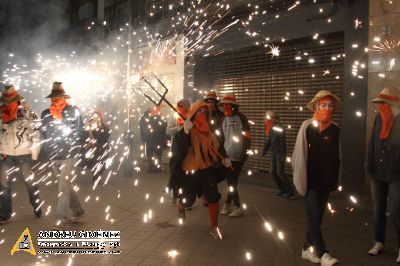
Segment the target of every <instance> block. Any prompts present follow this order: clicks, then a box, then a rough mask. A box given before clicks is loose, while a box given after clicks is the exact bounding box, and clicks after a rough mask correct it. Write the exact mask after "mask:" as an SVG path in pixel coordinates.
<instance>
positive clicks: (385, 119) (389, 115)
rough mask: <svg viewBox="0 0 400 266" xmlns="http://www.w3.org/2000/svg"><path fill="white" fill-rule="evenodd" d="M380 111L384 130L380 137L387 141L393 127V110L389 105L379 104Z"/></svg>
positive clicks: (382, 129)
mask: <svg viewBox="0 0 400 266" xmlns="http://www.w3.org/2000/svg"><path fill="white" fill-rule="evenodd" d="M378 111H379V114H380V115H381V119H382V128H381V132H380V135H379V137H380V138H381V139H387V138H388V137H389V135H390V131H391V130H392V126H393V112H392V108H391V107H390V105H388V104H379V105H378Z"/></svg>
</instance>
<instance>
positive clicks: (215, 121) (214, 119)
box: [210, 109, 224, 132]
mask: <svg viewBox="0 0 400 266" xmlns="http://www.w3.org/2000/svg"><path fill="white" fill-rule="evenodd" d="M223 119H224V113H223V112H221V111H220V110H219V109H217V110H216V111H214V112H211V118H210V129H211V131H212V132H215V130H218V129H220V128H221V123H222V120H223Z"/></svg>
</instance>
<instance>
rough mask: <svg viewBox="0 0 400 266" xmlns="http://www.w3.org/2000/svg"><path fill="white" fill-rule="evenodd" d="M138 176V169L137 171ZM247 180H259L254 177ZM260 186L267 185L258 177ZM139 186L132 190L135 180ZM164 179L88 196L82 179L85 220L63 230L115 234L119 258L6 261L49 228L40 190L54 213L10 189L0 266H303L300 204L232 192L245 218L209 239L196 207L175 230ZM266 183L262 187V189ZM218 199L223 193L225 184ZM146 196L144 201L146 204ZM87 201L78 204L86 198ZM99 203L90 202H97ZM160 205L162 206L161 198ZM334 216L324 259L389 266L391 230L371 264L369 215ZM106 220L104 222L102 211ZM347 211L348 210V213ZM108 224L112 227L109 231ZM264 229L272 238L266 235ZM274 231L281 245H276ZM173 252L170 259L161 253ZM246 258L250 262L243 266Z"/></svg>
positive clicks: (128, 181)
mask: <svg viewBox="0 0 400 266" xmlns="http://www.w3.org/2000/svg"><path fill="white" fill-rule="evenodd" d="M144 169H145V168H144ZM254 178H255V179H256V180H258V177H255V176H254ZM265 178H266V179H267V177H265ZM136 179H137V180H138V184H137V186H135V180H136ZM167 180H168V173H167V172H162V173H158V174H148V173H145V172H140V173H135V175H134V176H133V177H131V178H127V177H122V176H118V175H116V176H113V177H112V178H111V180H110V181H109V184H108V185H106V186H105V187H102V186H99V187H98V188H97V189H96V190H95V191H91V190H92V183H91V179H90V178H88V177H87V178H85V177H81V179H80V181H79V185H80V189H79V192H78V194H79V196H80V199H81V201H82V202H83V203H84V207H85V208H86V211H87V213H88V215H87V216H86V217H84V218H83V220H82V223H79V224H71V225H68V230H76V231H79V230H99V229H102V230H111V229H112V230H120V231H121V250H122V254H121V255H75V256H73V257H72V256H68V255H57V256H56V255H48V256H44V257H40V256H36V257H34V256H32V255H30V254H28V253H25V252H18V253H16V254H14V256H10V250H11V248H12V246H13V245H14V243H15V242H16V241H17V239H18V237H19V236H20V234H21V233H22V231H23V230H24V229H25V228H26V227H29V230H30V233H31V235H32V237H33V243H34V244H35V247H36V249H37V245H36V244H37V235H38V232H39V231H40V230H50V229H51V227H52V224H53V221H54V218H53V211H54V208H55V201H56V197H57V195H56V193H57V192H56V191H57V187H56V185H55V184H51V185H49V186H45V185H42V186H41V197H42V199H44V200H45V201H46V202H45V204H44V209H43V210H44V212H45V211H46V208H47V206H48V205H52V206H53V207H52V209H53V211H52V212H50V214H49V215H48V216H43V217H42V218H40V219H36V218H35V217H34V216H33V213H32V209H31V206H30V205H29V202H28V197H27V193H26V190H25V187H24V185H23V184H22V182H20V181H19V180H18V181H17V182H16V183H14V186H13V192H16V196H15V197H14V198H13V211H14V212H16V214H15V216H14V217H13V218H12V220H11V222H9V223H8V224H5V225H1V226H0V241H1V240H3V239H4V242H3V243H2V244H1V245H0V265H25V266H26V265H67V264H68V263H69V262H70V263H71V264H70V265H98V266H99V265H190V266H193V265H229V266H233V265H276V266H281V265H282V266H284V265H288V266H289V265H308V266H311V265H313V264H311V263H308V262H306V261H304V260H303V259H301V257H300V255H301V247H302V242H303V238H304V233H305V215H304V207H303V203H302V201H301V199H297V200H292V201H287V200H281V199H276V198H273V197H272V195H273V193H274V192H275V191H274V190H273V189H271V188H268V185H265V186H253V185H251V182H250V181H249V180H246V181H244V182H242V183H241V184H240V186H239V191H240V194H241V199H242V201H243V203H245V204H246V205H247V211H246V215H245V216H244V217H241V218H229V217H226V216H220V228H221V231H222V233H223V235H224V239H223V240H222V241H217V240H214V239H213V238H212V237H210V236H209V235H208V230H207V229H208V225H209V221H208V211H207V209H206V208H204V207H203V206H202V202H201V201H200V200H198V201H197V202H196V204H195V205H194V208H193V210H192V211H187V214H186V221H185V223H184V224H183V225H179V224H178V223H177V218H176V209H175V207H173V206H172V203H171V201H170V199H169V197H168V196H167V195H166V194H164V193H163V192H162V189H163V187H164V186H165V184H166V183H167ZM268 183H269V181H268V180H266V182H265V184H268ZM220 191H221V192H224V194H225V192H226V186H225V184H224V183H221V184H220ZM146 194H148V199H146ZM88 195H90V200H89V201H88V202H87V203H85V202H84V200H85V198H86V197H87V196H88ZM97 196H98V197H99V199H98V201H96V197H97ZM161 197H164V203H162V204H161V203H160V198H161ZM331 204H332V206H333V208H334V209H335V210H336V213H335V214H333V215H332V214H327V215H326V216H325V221H324V225H323V230H324V232H325V240H326V243H327V246H328V248H329V250H330V252H331V253H332V254H333V255H334V256H336V257H337V258H338V259H339V260H340V265H379V266H381V265H394V264H395V263H394V261H395V258H396V256H397V252H398V249H397V244H396V242H397V241H396V239H395V235H394V230H393V226H392V224H391V222H390V220H388V230H387V237H388V239H387V244H386V249H385V252H384V253H383V254H382V255H380V256H379V257H370V256H368V254H367V250H368V249H369V248H370V246H371V243H372V225H371V219H372V214H371V212H370V211H369V210H363V209H360V208H359V207H357V205H355V204H353V203H351V202H350V201H347V202H343V200H338V199H334V200H333V201H331ZM108 206H109V207H110V208H109V212H108V213H109V220H108V221H106V219H105V218H106V215H107V214H106V209H107V207H108ZM351 208H354V209H353V210H352V209H351ZM150 209H151V210H152V214H153V215H152V216H153V218H152V219H151V220H149V221H148V222H147V223H145V222H144V221H143V217H144V215H145V214H146V213H148V212H149V210H150ZM110 219H114V222H113V223H111V222H110ZM265 221H268V222H269V223H270V224H271V225H272V227H273V230H272V232H269V231H267V230H266V229H265V226H264V223H265ZM278 231H281V232H282V233H283V236H284V238H283V239H279V237H278ZM171 250H176V251H177V252H178V253H179V254H178V255H177V256H176V257H175V258H170V257H168V251H171ZM246 252H249V254H251V260H247V259H246Z"/></svg>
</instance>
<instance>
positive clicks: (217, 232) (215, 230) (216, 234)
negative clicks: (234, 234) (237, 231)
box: [208, 227, 222, 240]
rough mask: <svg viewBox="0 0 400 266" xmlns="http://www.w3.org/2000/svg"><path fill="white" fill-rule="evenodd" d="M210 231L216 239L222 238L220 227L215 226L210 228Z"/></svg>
mask: <svg viewBox="0 0 400 266" xmlns="http://www.w3.org/2000/svg"><path fill="white" fill-rule="evenodd" d="M208 233H209V234H210V235H211V236H212V237H214V239H217V240H222V234H221V231H220V230H219V228H218V227H214V228H212V229H210V231H209V232H208Z"/></svg>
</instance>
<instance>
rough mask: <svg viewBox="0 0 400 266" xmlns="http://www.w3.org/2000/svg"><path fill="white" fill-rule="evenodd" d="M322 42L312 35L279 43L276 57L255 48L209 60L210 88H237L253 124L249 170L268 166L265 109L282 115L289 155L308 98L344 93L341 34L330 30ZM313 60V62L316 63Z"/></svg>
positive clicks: (306, 115)
mask: <svg viewBox="0 0 400 266" xmlns="http://www.w3.org/2000/svg"><path fill="white" fill-rule="evenodd" d="M324 40H325V44H324V45H321V44H320V43H319V41H315V40H313V39H312V38H307V39H301V40H295V41H291V42H290V43H289V42H287V43H283V44H280V45H279V50H280V56H275V57H272V56H271V54H268V53H267V52H268V50H266V49H265V48H260V47H252V48H247V49H245V50H240V51H236V52H230V53H224V54H221V55H219V56H215V57H212V58H210V59H208V60H209V61H208V65H209V66H210V68H209V76H210V78H211V84H212V88H213V89H214V90H216V91H217V92H219V95H220V96H223V95H224V94H226V93H229V92H233V93H234V94H235V95H236V97H237V99H238V101H239V103H240V105H241V107H240V110H241V112H242V113H244V114H245V115H246V116H247V117H248V119H249V120H251V121H252V122H254V123H255V124H254V125H252V126H251V130H252V150H254V151H257V152H258V153H257V154H255V155H253V156H250V158H249V160H248V161H247V163H246V168H248V169H252V170H255V169H258V170H263V171H265V170H268V169H269V156H268V157H267V158H264V157H262V156H261V154H260V153H261V151H262V147H263V145H264V142H265V133H264V126H263V121H264V114H265V111H266V110H272V111H275V112H276V113H277V114H278V116H280V118H281V123H282V125H283V126H284V127H285V128H286V133H287V142H288V145H287V148H288V156H291V154H292V152H293V147H294V143H295V139H296V136H297V132H298V130H299V128H300V126H301V123H302V121H304V120H306V119H308V118H310V117H311V113H310V111H308V110H307V109H306V108H305V106H306V104H307V103H308V101H310V100H311V99H312V97H313V96H314V95H315V93H316V92H317V91H319V90H321V89H328V90H330V91H332V92H333V93H334V94H336V95H337V96H339V97H340V98H341V97H342V84H343V65H344V55H343V53H344V41H343V35H342V33H339V34H332V35H330V36H325V38H324ZM296 56H301V60H295V57H296ZM333 57H334V59H332V58H333ZM311 58H312V59H314V60H315V62H314V63H312V64H311V63H309V59H311ZM328 71H329V73H328ZM335 121H337V122H338V123H339V124H340V122H341V113H340V112H338V113H336V114H335ZM286 171H287V173H291V171H292V170H291V167H290V163H287V164H286Z"/></svg>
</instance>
